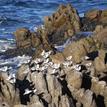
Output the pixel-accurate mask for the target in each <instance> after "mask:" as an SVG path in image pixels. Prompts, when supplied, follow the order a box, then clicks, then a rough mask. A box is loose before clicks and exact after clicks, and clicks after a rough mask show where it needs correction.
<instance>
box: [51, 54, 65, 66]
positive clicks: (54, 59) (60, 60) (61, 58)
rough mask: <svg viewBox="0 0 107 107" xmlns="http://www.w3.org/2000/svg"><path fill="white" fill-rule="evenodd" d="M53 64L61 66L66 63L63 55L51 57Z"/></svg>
mask: <svg viewBox="0 0 107 107" xmlns="http://www.w3.org/2000/svg"><path fill="white" fill-rule="evenodd" d="M50 58H51V60H52V62H53V63H56V64H61V63H63V62H64V60H65V58H64V56H63V54H62V53H56V54H55V55H51V56H50Z"/></svg>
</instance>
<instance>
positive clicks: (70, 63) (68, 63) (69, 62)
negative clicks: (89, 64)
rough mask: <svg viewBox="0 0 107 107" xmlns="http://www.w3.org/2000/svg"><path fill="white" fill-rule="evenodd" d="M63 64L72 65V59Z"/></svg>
mask: <svg viewBox="0 0 107 107" xmlns="http://www.w3.org/2000/svg"><path fill="white" fill-rule="evenodd" d="M63 65H64V66H66V67H68V66H70V65H72V61H65V62H64V63H63Z"/></svg>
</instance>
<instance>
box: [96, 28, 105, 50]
mask: <svg viewBox="0 0 107 107" xmlns="http://www.w3.org/2000/svg"><path fill="white" fill-rule="evenodd" d="M94 39H95V41H96V44H97V47H99V48H104V49H106V48H107V42H106V41H107V28H104V29H102V30H101V31H100V32H99V33H98V34H96V35H94Z"/></svg>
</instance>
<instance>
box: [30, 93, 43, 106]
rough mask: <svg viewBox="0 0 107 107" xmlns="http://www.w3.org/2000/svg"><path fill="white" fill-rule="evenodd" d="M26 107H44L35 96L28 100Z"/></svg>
mask: <svg viewBox="0 0 107 107" xmlns="http://www.w3.org/2000/svg"><path fill="white" fill-rule="evenodd" d="M28 107H44V105H43V102H42V101H40V99H39V97H38V96H37V95H33V96H32V97H31V99H30V103H29V105H28Z"/></svg>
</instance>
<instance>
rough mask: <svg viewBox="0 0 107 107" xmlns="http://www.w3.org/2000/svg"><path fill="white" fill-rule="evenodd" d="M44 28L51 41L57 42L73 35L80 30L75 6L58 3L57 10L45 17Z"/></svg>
mask: <svg viewBox="0 0 107 107" xmlns="http://www.w3.org/2000/svg"><path fill="white" fill-rule="evenodd" d="M44 25H45V29H46V30H47V31H48V36H49V39H50V41H51V42H53V43H55V42H56V43H58V42H60V41H61V40H62V41H64V40H65V39H66V38H68V37H71V36H73V34H74V33H75V32H78V31H80V19H79V16H78V13H77V11H76V9H75V8H73V7H72V6H71V5H70V4H68V5H67V6H64V5H60V6H59V8H58V10H57V12H55V13H53V15H52V16H49V17H45V20H44Z"/></svg>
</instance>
